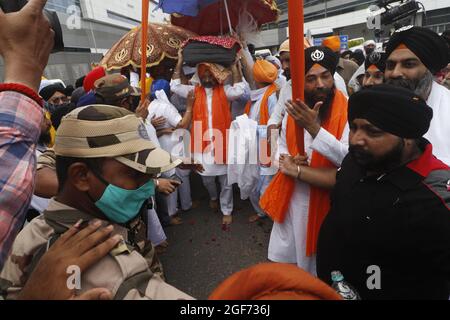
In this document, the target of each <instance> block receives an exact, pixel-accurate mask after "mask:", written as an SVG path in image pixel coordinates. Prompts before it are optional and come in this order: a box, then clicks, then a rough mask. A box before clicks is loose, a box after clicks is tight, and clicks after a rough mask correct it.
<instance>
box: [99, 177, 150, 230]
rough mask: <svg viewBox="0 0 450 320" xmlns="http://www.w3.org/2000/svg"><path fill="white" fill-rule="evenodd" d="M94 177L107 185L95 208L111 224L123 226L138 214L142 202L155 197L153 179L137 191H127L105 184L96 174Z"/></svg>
mask: <svg viewBox="0 0 450 320" xmlns="http://www.w3.org/2000/svg"><path fill="white" fill-rule="evenodd" d="M95 175H96V176H97V177H98V178H99V180H100V181H102V182H103V183H105V184H106V185H108V186H107V187H106V189H105V191H104V192H103V195H102V197H101V198H100V199H99V200H98V201H96V202H95V206H96V207H97V208H99V209H100V210H101V211H102V212H103V214H104V215H105V216H106V217H108V218H109V219H110V220H111V221H113V222H116V223H121V224H123V223H127V222H128V221H131V220H133V219H134V218H136V216H137V215H138V214H139V211H140V210H141V208H142V205H143V204H144V202H145V201H146V200H148V199H149V198H150V197H151V196H154V195H155V184H154V182H153V179H152V180H150V181H149V182H147V183H146V184H144V185H143V186H141V187H140V188H139V189H135V190H128V189H123V188H120V187H117V186H115V185H113V184H110V183H107V182H106V181H105V180H104V179H103V178H102V177H101V176H99V175H98V174H97V173H95Z"/></svg>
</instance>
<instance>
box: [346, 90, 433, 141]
mask: <svg viewBox="0 0 450 320" xmlns="http://www.w3.org/2000/svg"><path fill="white" fill-rule="evenodd" d="M348 104H349V109H348V120H349V122H350V123H351V122H352V121H353V120H354V119H357V118H358V119H366V120H367V121H369V122H370V123H371V124H373V125H374V126H376V127H378V128H380V129H381V130H383V131H385V132H388V133H391V134H393V135H395V136H398V137H401V138H406V139H418V138H421V137H423V135H424V134H425V133H427V132H428V129H429V128H430V122H431V119H432V118H433V110H432V109H431V108H430V107H429V106H428V105H427V104H426V102H425V101H424V100H423V99H422V98H420V97H419V96H418V95H416V94H414V92H412V91H410V90H408V89H404V88H399V87H394V86H390V85H386V84H381V85H377V86H373V87H370V88H365V89H363V90H361V91H358V92H357V93H355V94H353V95H352V96H351V97H350V99H349V101H348Z"/></svg>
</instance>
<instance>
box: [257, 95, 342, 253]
mask: <svg viewBox="0 0 450 320" xmlns="http://www.w3.org/2000/svg"><path fill="white" fill-rule="evenodd" d="M330 109H331V110H330V112H331V114H330V115H329V117H328V118H327V119H326V120H325V121H324V122H323V123H322V128H324V129H325V130H327V131H328V132H329V133H331V134H332V135H333V136H335V137H336V139H338V140H340V139H341V137H342V133H343V131H344V128H345V126H346V124H347V98H346V97H345V96H344V95H343V94H342V93H341V92H340V91H339V90H336V94H335V97H334V99H333V103H332V105H331V108H330ZM303 130H304V129H303V128H299V127H298V126H297V125H296V123H295V120H294V119H293V118H292V117H291V116H289V117H288V122H287V127H286V140H287V147H288V150H289V153H290V154H291V155H293V156H295V155H298V154H299V151H300V150H301V149H300V147H299V142H300V143H301V139H304V135H303ZM303 142H304V141H303ZM311 167H312V168H335V167H336V166H335V165H334V164H333V163H331V162H330V161H329V160H328V159H327V158H325V157H324V156H323V155H321V154H320V153H318V152H315V151H314V152H313V154H312V159H311ZM294 190H295V179H294V178H291V177H288V176H286V175H284V174H282V173H281V172H278V173H277V174H276V176H275V177H274V178H273V179H272V182H271V183H270V185H269V187H268V188H267V190H266V192H265V193H264V195H263V196H262V198H261V201H260V205H261V208H262V209H263V210H264V211H265V212H266V213H267V214H268V215H269V216H270V217H271V218H272V219H273V220H274V221H275V222H277V223H283V221H284V219H285V217H286V214H287V210H288V209H289V204H290V200H291V197H292V194H293V192H294ZM310 190H311V191H310V196H309V213H308V229H307V230H308V231H307V239H306V255H307V256H308V257H310V256H312V255H313V254H314V253H315V252H316V246H317V238H318V234H319V230H320V227H321V225H322V222H323V220H324V219H325V216H326V215H327V214H328V211H329V210H330V198H329V196H330V194H329V191H327V190H323V189H320V188H317V187H313V186H311V188H310Z"/></svg>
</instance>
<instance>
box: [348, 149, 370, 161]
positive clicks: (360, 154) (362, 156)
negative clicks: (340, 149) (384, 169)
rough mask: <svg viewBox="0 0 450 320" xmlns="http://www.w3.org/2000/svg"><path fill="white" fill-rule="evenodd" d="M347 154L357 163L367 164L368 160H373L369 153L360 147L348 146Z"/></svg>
mask: <svg viewBox="0 0 450 320" xmlns="http://www.w3.org/2000/svg"><path fill="white" fill-rule="evenodd" d="M348 151H349V153H350V154H351V156H352V157H353V158H354V159H355V160H356V161H357V162H360V163H361V162H362V163H367V162H369V161H370V160H372V159H373V156H372V154H370V153H369V152H367V151H365V150H364V149H363V148H362V147H360V146H353V145H350V146H349V148H348Z"/></svg>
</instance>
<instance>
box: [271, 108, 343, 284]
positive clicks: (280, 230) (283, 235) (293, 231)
mask: <svg viewBox="0 0 450 320" xmlns="http://www.w3.org/2000/svg"><path fill="white" fill-rule="evenodd" d="M286 125H287V115H286V116H285V117H284V119H283V126H282V131H281V136H280V139H279V148H278V150H279V154H289V151H288V148H287V142H286ZM348 134H349V127H348V124H347V125H346V127H345V129H344V132H343V134H342V138H341V140H340V141H338V140H337V139H336V138H335V137H334V136H333V135H332V134H330V133H329V132H327V131H326V130H325V129H323V128H321V129H320V131H319V133H318V134H317V136H316V138H315V139H313V138H312V136H311V135H310V134H309V133H308V132H307V131H306V130H305V151H306V153H307V155H308V157H309V160H311V157H312V152H313V151H317V152H319V153H320V154H322V155H324V156H325V157H326V158H328V160H330V161H331V162H332V163H334V164H335V165H336V166H338V167H339V166H340V165H341V163H342V160H344V158H345V156H346V155H347V153H348ZM279 154H278V155H277V157H279ZM292 156H295V155H292ZM309 194H310V186H309V185H308V184H306V183H304V182H301V181H299V180H296V183H295V190H294V193H293V195H292V198H291V201H290V204H289V208H288V212H287V214H286V219H285V220H284V222H283V223H281V224H279V223H276V222H275V223H274V225H273V228H272V233H271V235H270V242H269V253H268V258H269V260H271V261H274V262H282V263H296V264H297V265H298V266H299V267H300V268H303V269H304V270H306V271H307V272H309V273H311V274H313V275H315V274H316V257H315V255H314V256H312V257H307V256H306V236H307V226H308V214H309Z"/></svg>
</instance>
